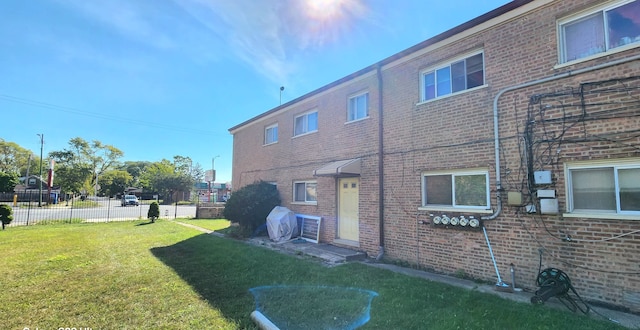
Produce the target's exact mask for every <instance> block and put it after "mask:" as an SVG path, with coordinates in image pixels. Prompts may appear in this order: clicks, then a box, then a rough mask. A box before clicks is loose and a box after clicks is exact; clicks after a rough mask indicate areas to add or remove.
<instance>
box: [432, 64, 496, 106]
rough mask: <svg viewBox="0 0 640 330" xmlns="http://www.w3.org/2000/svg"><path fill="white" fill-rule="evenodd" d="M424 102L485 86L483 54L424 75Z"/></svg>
mask: <svg viewBox="0 0 640 330" xmlns="http://www.w3.org/2000/svg"><path fill="white" fill-rule="evenodd" d="M421 76H422V82H421V85H422V101H428V100H432V99H435V98H438V97H442V96H446V95H449V94H453V93H457V92H461V91H464V90H467V89H471V88H474V87H478V86H482V85H484V59H483V53H478V54H475V55H472V56H469V57H466V58H463V59H462V60H458V61H455V62H452V63H448V64H446V65H444V66H442V67H438V68H435V69H433V70H427V71H425V72H423V73H422V75H421Z"/></svg>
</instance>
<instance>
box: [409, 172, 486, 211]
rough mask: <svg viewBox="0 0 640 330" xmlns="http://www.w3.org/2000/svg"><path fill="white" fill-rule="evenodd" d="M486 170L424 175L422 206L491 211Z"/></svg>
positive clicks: (427, 173)
mask: <svg viewBox="0 0 640 330" xmlns="http://www.w3.org/2000/svg"><path fill="white" fill-rule="evenodd" d="M489 205H490V195H489V172H488V171H486V170H470V171H451V172H449V171H437V172H425V173H422V206H423V207H431V206H436V207H437V206H440V207H455V208H475V209H483V210H486V209H489Z"/></svg>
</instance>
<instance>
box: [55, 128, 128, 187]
mask: <svg viewBox="0 0 640 330" xmlns="http://www.w3.org/2000/svg"><path fill="white" fill-rule="evenodd" d="M123 155H124V153H123V152H122V151H121V150H120V149H118V148H116V147H114V146H111V145H106V144H103V143H102V142H100V141H95V140H94V141H93V142H91V143H89V142H87V141H85V140H84V139H82V138H80V137H76V138H73V139H71V140H69V148H68V149H64V150H62V151H53V152H50V153H49V156H50V157H51V158H53V159H55V160H56V163H57V169H56V178H58V182H60V185H61V187H62V189H63V190H65V191H67V192H74V193H77V192H81V191H82V190H87V191H93V187H95V185H96V184H97V183H99V182H98V180H99V177H100V176H101V175H102V174H103V173H105V172H106V171H108V170H110V169H112V168H115V166H116V165H117V162H118V159H119V158H121V157H122V156H123ZM79 187H80V188H79Z"/></svg>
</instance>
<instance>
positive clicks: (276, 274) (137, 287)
mask: <svg viewBox="0 0 640 330" xmlns="http://www.w3.org/2000/svg"><path fill="white" fill-rule="evenodd" d="M198 221H201V220H198ZM0 251H2V255H1V256H0V272H1V274H0V275H1V277H0V281H1V282H0V283H1V285H0V320H3V321H2V327H3V329H23V328H25V327H28V328H31V329H35V328H36V327H38V328H39V329H57V328H59V327H76V328H80V327H90V328H92V329H125V328H127V329H196V328H202V329H255V328H256V327H255V326H254V324H253V322H252V321H251V319H250V317H249V315H250V313H251V312H252V311H253V310H254V309H255V308H256V304H255V302H254V296H253V295H252V294H251V292H250V291H249V290H250V289H251V288H256V287H262V286H283V288H284V291H280V293H283V292H291V294H286V295H281V296H280V297H281V298H282V299H284V300H282V301H281V302H284V304H280V305H282V306H275V307H273V306H268V307H269V308H280V309H281V311H280V312H284V314H281V315H280V316H279V317H282V315H284V317H287V315H286V312H289V313H291V315H290V317H291V319H294V316H298V315H300V314H303V313H300V312H299V311H300V310H304V311H305V313H304V315H308V317H307V319H311V320H323V318H324V317H326V316H327V315H326V313H340V312H341V311H344V310H354V313H357V312H362V310H358V307H357V306H353V305H354V304H353V301H354V299H355V296H353V295H351V294H350V293H349V294H341V293H340V292H337V291H336V292H335V295H334V292H328V291H327V290H329V289H332V288H336V287H337V288H352V289H356V290H371V291H375V292H377V293H378V296H377V297H375V298H373V300H372V304H371V320H370V321H369V322H368V323H366V324H365V325H364V326H362V329H561V328H571V329H615V328H616V327H615V325H614V324H612V323H609V322H605V321H595V320H593V319H589V318H587V317H584V316H582V315H580V314H572V313H570V312H567V311H562V310H555V309H550V308H547V307H546V306H534V305H530V304H519V303H514V302H512V301H508V300H502V299H500V298H499V297H496V296H493V295H488V294H482V293H478V292H475V291H470V290H464V289H459V288H455V287H451V286H447V285H443V284H440V283H434V282H429V281H426V280H421V279H416V278H410V277H407V276H404V275H400V274H396V273H393V272H390V271H386V270H380V269H376V268H372V267H369V266H366V265H363V264H359V263H352V264H346V265H342V266H338V267H333V268H326V267H324V266H322V265H321V264H319V263H317V262H315V261H312V260H309V259H307V258H301V257H300V256H291V255H285V254H280V253H277V252H274V251H270V250H267V249H263V248H260V247H255V246H251V245H248V244H245V243H243V242H240V241H236V240H232V239H226V238H220V237H216V236H213V235H208V234H203V233H202V232H200V231H197V230H194V229H191V228H188V227H184V226H181V225H179V224H176V223H173V222H172V221H163V220H160V221H157V222H156V223H154V224H147V222H143V221H136V222H112V223H91V224H59V225H47V226H30V227H10V228H8V229H7V230H5V231H1V232H0ZM314 287H317V288H318V290H314V289H312V290H311V292H312V293H309V288H314ZM298 288H303V290H304V291H297V290H298ZM299 292H303V293H304V294H303V295H302V296H300V295H298V293H299ZM313 292H316V293H321V294H319V295H318V297H320V298H321V296H322V295H325V296H327V297H328V299H325V300H324V301H325V302H324V303H320V304H318V303H316V304H315V305H314V304H313V300H312V299H309V295H311V294H314V293H313ZM343 293H344V292H343ZM289 301H290V304H287V302H289ZM270 302H272V303H273V304H272V305H277V303H278V301H277V299H271V300H270ZM311 306H313V308H310V307H311ZM325 307H326V311H325V310H324V309H325ZM265 308H266V307H265ZM339 317H342V316H341V315H338V314H336V315H333V314H332V317H330V318H328V319H327V320H328V321H326V322H333V321H332V320H336V319H338V318H339Z"/></svg>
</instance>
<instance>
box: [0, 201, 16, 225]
mask: <svg viewBox="0 0 640 330" xmlns="http://www.w3.org/2000/svg"><path fill="white" fill-rule="evenodd" d="M11 221H13V210H12V209H11V206H9V205H5V204H0V222H2V230H4V226H5V225H8V224H10V223H11Z"/></svg>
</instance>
